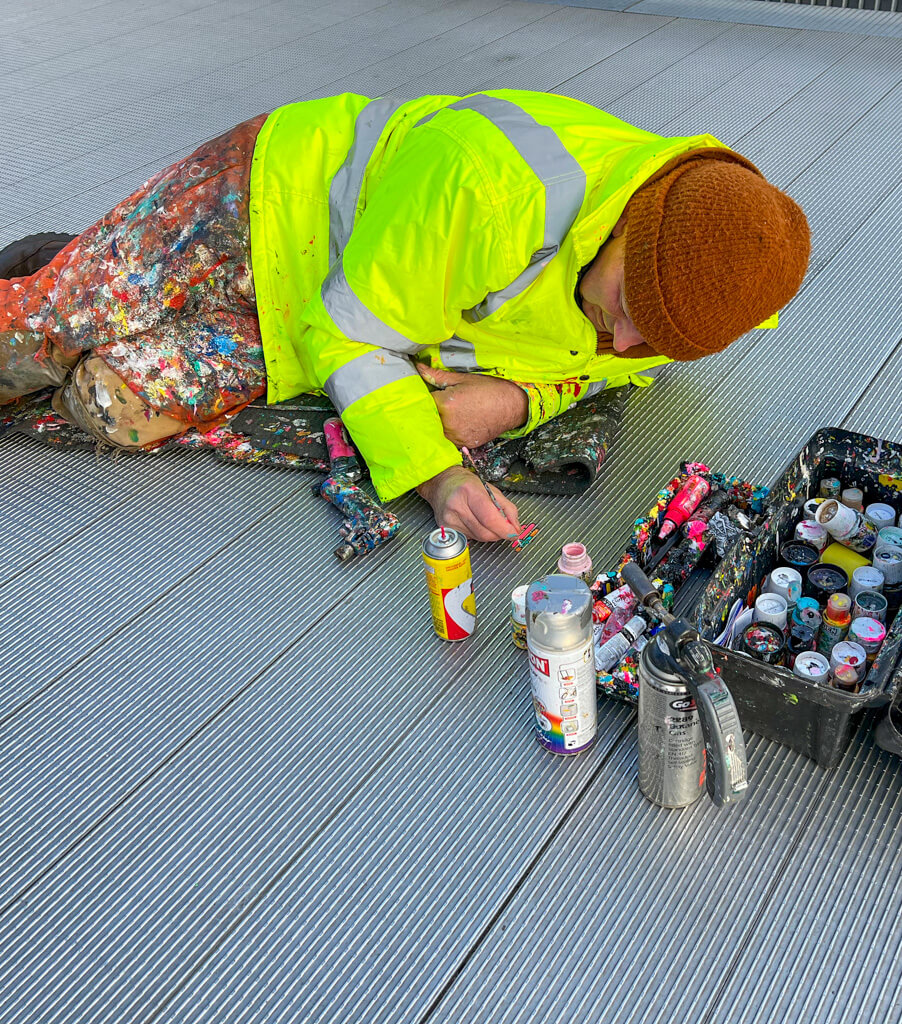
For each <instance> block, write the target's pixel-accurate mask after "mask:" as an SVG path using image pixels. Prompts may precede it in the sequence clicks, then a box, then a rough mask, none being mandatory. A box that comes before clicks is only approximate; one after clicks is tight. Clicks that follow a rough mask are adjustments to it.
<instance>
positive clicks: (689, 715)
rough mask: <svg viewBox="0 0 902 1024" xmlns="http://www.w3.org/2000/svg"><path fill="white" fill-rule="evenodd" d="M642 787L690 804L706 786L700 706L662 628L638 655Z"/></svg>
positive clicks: (655, 799) (664, 802)
mask: <svg viewBox="0 0 902 1024" xmlns="http://www.w3.org/2000/svg"><path fill="white" fill-rule="evenodd" d="M639 789H640V790H641V791H642V792H643V793H644V794H645V796H647V797H648V799H649V800H651V802H652V803H655V804H658V805H659V806H660V807H688V806H689V805H690V804H694V803H695V801H696V800H698V798H699V797H700V796H701V795H702V793H704V791H705V737H704V735H703V733H702V723H701V720H700V718H699V715H698V708H697V707H696V703H695V700H694V699H693V697H692V694H691V693H690V692H689V687H688V686H687V685H686V684H685V683H684V682H683V681H682V679H681V678H680V677H679V676H678V675H676V674H675V673H674V672H673V671H672V670H671V669H670V668H669V666H668V664H667V660H666V655H665V649H664V647H663V646H662V641H661V635H660V634H659V635H658V636H656V637H654V638H653V639H652V641H651V642H650V643H648V644H647V645H646V646H645V648H644V650H643V651H642V656H641V658H640V659H639Z"/></svg>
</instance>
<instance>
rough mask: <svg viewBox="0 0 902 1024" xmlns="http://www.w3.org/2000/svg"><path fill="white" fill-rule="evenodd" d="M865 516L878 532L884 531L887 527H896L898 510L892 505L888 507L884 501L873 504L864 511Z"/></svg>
mask: <svg viewBox="0 0 902 1024" xmlns="http://www.w3.org/2000/svg"><path fill="white" fill-rule="evenodd" d="M864 514H865V515H866V516H867V517H868V519H870V521H871V522H872V523H873V524H874V526H876V527H877V529H878V530H882V529H884V528H885V527H887V526H895V525H896V510H895V509H894V508H893V506H892V505H886V504H884V502H882V501H875V502H872V503H871V504H870V505H868V507H867V508H866V509H865V510H864Z"/></svg>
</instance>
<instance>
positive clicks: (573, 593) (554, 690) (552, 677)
mask: <svg viewBox="0 0 902 1024" xmlns="http://www.w3.org/2000/svg"><path fill="white" fill-rule="evenodd" d="M526 647H527V650H528V652H529V680H530V685H531V688H532V701H533V707H534V708H535V716H536V722H535V728H536V739H537V740H538V741H539V743H541V744H542V746H543V747H545V748H546V749H548V750H550V751H552V752H553V753H555V754H578V753H579V752H580V751H581V750H585V749H586V748H587V747H590V746H591V745H592V744H593V743H594V742H595V733H596V729H597V707H596V695H595V659H594V656H593V650H592V592H591V591H590V590H589V588H588V587H587V586H586V584H585V583H583V581H582V580H581V579H579V578H578V577H574V576H564V575H557V574H552V575H549V576H543V577H542V579H540V580H536V582H535V583H530V585H529V590H528V592H527V594H526Z"/></svg>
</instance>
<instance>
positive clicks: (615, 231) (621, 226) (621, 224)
mask: <svg viewBox="0 0 902 1024" xmlns="http://www.w3.org/2000/svg"><path fill="white" fill-rule="evenodd" d="M625 230H626V210H624V211H623V213H621V214H620V220H618V221H617V223H616V224H615V225H614V226H613V227H612V228H611V234H610V237H611V238H619V237H620V236H621V235H622V234H623V232H624V231H625Z"/></svg>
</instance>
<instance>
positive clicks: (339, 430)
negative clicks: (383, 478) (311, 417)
mask: <svg viewBox="0 0 902 1024" xmlns="http://www.w3.org/2000/svg"><path fill="white" fill-rule="evenodd" d="M323 434H324V435H325V438H326V449H327V450H328V452H329V463H330V471H331V474H332V476H340V477H343V478H344V479H345V480H350V481H352V482H353V481H356V480H359V479H360V477H361V476H362V473H361V471H360V464H359V463H358V461H357V453H356V452H355V451H354V449H353V448H352V447H351V442H350V441H349V440H348V435H347V434H346V433H345V428H344V424H343V423H342V422H341V420H340V419H339V418H338V417H337V416H332V417H330V418H329V419H327V420H326V422H325V423H324V424H323Z"/></svg>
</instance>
